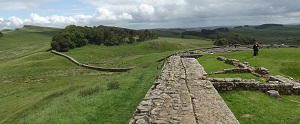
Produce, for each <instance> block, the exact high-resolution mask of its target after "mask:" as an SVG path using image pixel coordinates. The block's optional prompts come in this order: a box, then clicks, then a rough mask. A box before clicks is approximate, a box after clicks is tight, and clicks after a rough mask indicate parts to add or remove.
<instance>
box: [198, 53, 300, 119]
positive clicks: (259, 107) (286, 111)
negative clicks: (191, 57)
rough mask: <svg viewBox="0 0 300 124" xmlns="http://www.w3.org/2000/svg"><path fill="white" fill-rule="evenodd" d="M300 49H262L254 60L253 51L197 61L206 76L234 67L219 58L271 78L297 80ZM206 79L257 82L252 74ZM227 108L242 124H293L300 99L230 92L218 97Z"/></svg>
mask: <svg viewBox="0 0 300 124" xmlns="http://www.w3.org/2000/svg"><path fill="white" fill-rule="evenodd" d="M299 52H300V48H290V49H261V50H260V51H259V57H257V58H253V56H252V55H253V51H243V52H235V53H223V54H206V55H204V56H203V57H201V58H199V59H198V61H199V62H200V64H201V65H202V66H203V67H204V68H205V70H206V72H208V73H210V72H215V71H221V70H223V69H225V68H232V67H233V66H231V65H228V64H225V63H224V62H222V61H219V60H217V59H216V58H217V57H218V56H224V57H226V58H234V59H238V60H240V61H241V62H244V61H247V62H249V63H250V64H251V65H252V66H254V67H265V68H267V69H269V71H270V73H271V75H283V76H290V77H293V78H294V79H296V80H299V79H300V65H299V61H300V54H298V53H299ZM209 77H221V78H225V77H240V78H242V79H251V78H253V79H256V80H258V81H262V80H260V79H257V78H256V77H255V76H253V75H251V74H245V73H243V74H214V75H209ZM220 95H221V96H222V98H223V99H224V100H225V102H226V104H227V105H228V107H229V108H230V109H231V111H232V112H233V113H234V115H235V116H236V117H237V119H238V120H239V122H240V123H242V124H256V123H259V124H282V123H286V124H294V123H298V122H299V120H300V117H299V116H298V115H299V114H300V96H294V95H291V96H287V95H283V96H282V97H281V98H279V99H275V98H274V97H269V96H268V95H267V94H263V93H260V92H253V91H230V92H222V93H221V94H220Z"/></svg>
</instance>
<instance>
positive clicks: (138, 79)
mask: <svg viewBox="0 0 300 124" xmlns="http://www.w3.org/2000/svg"><path fill="white" fill-rule="evenodd" d="M47 30H48V29H47ZM43 31H44V29H41V31H39V27H26V28H23V29H19V30H17V31H9V30H6V31H4V33H5V37H4V39H2V38H1V41H0V44H1V47H0V51H3V52H1V54H0V57H1V58H2V59H1V61H0V68H1V70H0V77H1V78H0V113H1V114H0V123H114V124H121V123H128V121H129V119H130V118H131V117H132V115H133V113H134V111H135V109H136V107H137V106H138V104H139V103H140V102H141V100H142V99H143V97H144V96H145V94H146V92H147V91H148V90H149V88H150V87H151V85H152V83H153V82H154V80H155V79H156V77H157V76H158V75H159V73H160V70H161V66H162V62H156V61H157V60H159V59H161V58H164V57H166V56H168V55H170V54H173V53H174V52H177V51H182V50H187V49H195V48H201V47H209V46H212V42H211V41H205V40H187V39H176V38H159V39H158V40H153V41H147V42H142V43H135V44H131V45H120V46H92V45H89V46H85V47H82V48H78V49H73V50H71V51H69V52H67V53H65V54H67V55H70V56H72V57H74V58H75V59H77V60H78V61H79V62H81V63H85V64H91V65H96V66H100V67H132V68H133V70H130V71H129V72H126V73H124V72H123V73H112V72H100V71H96V70H90V69H86V68H82V67H79V66H77V65H75V64H74V63H72V62H70V61H69V60H68V59H66V58H64V57H61V56H57V55H54V54H52V53H50V52H47V51H46V50H47V49H49V48H50V46H49V43H50V42H49V41H50V40H51V35H50V34H51V32H50V33H49V32H47V31H46V33H45V32H43ZM47 33H49V35H46V34H47ZM16 36H18V37H16ZM2 44H3V45H2ZM12 48H13V49H12ZM23 49H25V50H26V51H25V50H24V52H22V50H23ZM20 51H21V53H19V52H20ZM111 82H118V88H116V87H115V86H114V87H113V90H108V89H111V88H112V87H111V86H110V83H111Z"/></svg>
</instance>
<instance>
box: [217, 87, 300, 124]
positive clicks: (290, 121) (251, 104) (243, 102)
mask: <svg viewBox="0 0 300 124" xmlns="http://www.w3.org/2000/svg"><path fill="white" fill-rule="evenodd" d="M221 96H222V98H223V99H224V100H225V102H226V104H227V105H228V107H229V108H230V109H231V111H232V112H233V113H234V115H235V117H236V118H237V119H238V120H239V122H240V123H241V124H297V123H299V120H300V117H299V114H300V97H299V96H293V95H292V96H286V95H283V96H282V97H281V98H278V99H276V98H274V97H270V96H268V95H266V94H263V93H260V92H253V91H231V92H225V93H221Z"/></svg>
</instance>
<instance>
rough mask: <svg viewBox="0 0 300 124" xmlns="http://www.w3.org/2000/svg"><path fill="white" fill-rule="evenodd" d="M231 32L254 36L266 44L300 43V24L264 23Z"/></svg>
mask: <svg viewBox="0 0 300 124" xmlns="http://www.w3.org/2000/svg"><path fill="white" fill-rule="evenodd" d="M230 32H233V33H239V34H243V35H247V36H251V37H254V38H255V39H256V40H257V41H258V42H260V43H264V44H287V45H300V26H297V25H281V24H264V25H260V26H248V27H240V28H234V29H231V30H230Z"/></svg>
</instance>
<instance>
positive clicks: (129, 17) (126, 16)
mask: <svg viewBox="0 0 300 124" xmlns="http://www.w3.org/2000/svg"><path fill="white" fill-rule="evenodd" d="M118 18H119V19H124V20H132V19H133V17H132V15H130V14H128V13H126V12H124V13H122V14H121V15H119V16H118Z"/></svg>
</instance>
